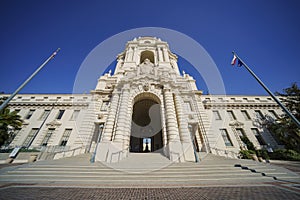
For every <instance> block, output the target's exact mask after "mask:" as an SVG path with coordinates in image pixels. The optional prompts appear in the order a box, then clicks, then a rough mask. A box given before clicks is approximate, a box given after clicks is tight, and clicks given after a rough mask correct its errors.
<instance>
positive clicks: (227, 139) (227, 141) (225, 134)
mask: <svg viewBox="0 0 300 200" xmlns="http://www.w3.org/2000/svg"><path fill="white" fill-rule="evenodd" d="M220 131H221V135H222V138H223V140H224V143H225V145H226V146H233V145H232V142H231V140H230V137H229V135H228V132H227V130H226V129H220Z"/></svg>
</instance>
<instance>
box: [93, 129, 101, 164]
mask: <svg viewBox="0 0 300 200" xmlns="http://www.w3.org/2000/svg"><path fill="white" fill-rule="evenodd" d="M102 130H103V124H100V125H99V134H98V138H97V144H96V147H95V150H94V153H93V155H92V158H91V160H90V161H91V163H94V162H95V157H96V152H97V149H98V144H99V142H100V139H101V135H102Z"/></svg>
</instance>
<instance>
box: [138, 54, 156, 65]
mask: <svg viewBox="0 0 300 200" xmlns="http://www.w3.org/2000/svg"><path fill="white" fill-rule="evenodd" d="M146 58H148V59H149V60H150V62H152V63H153V64H154V53H153V52H152V51H143V52H142V53H141V57H140V63H142V62H144V60H145V59H146Z"/></svg>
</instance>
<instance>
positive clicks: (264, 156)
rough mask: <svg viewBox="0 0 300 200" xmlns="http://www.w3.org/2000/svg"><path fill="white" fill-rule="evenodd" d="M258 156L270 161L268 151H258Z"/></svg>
mask: <svg viewBox="0 0 300 200" xmlns="http://www.w3.org/2000/svg"><path fill="white" fill-rule="evenodd" d="M256 155H257V156H258V157H262V158H263V159H265V160H269V159H270V156H269V154H268V151H267V150H266V149H261V150H256Z"/></svg>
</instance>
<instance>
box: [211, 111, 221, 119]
mask: <svg viewBox="0 0 300 200" xmlns="http://www.w3.org/2000/svg"><path fill="white" fill-rule="evenodd" d="M213 114H214V117H215V120H221V119H222V118H221V115H220V113H219V111H217V110H214V111H213Z"/></svg>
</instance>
